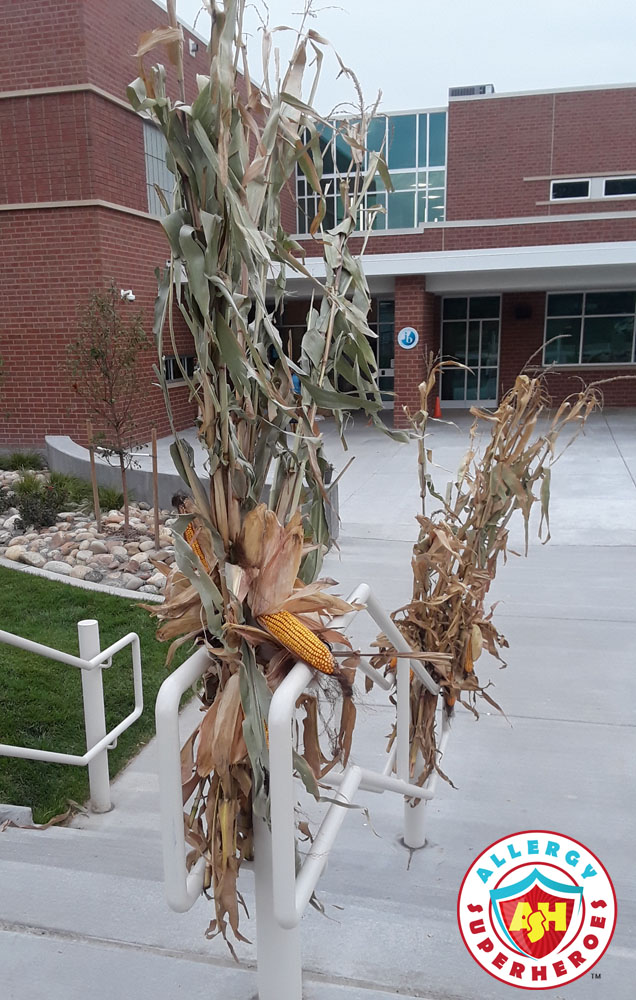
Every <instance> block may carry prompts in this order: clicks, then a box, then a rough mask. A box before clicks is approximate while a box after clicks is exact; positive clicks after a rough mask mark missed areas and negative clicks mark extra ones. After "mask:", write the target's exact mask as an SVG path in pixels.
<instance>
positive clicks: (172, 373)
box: [163, 354, 197, 382]
mask: <svg viewBox="0 0 636 1000" xmlns="http://www.w3.org/2000/svg"><path fill="white" fill-rule="evenodd" d="M179 361H180V362H181V367H179V362H178V361H177V359H176V358H174V357H172V358H164V359H163V371H164V375H165V376H166V382H183V381H184V378H183V375H182V372H181V369H183V370H184V371H185V372H186V374H187V376H188V378H192V376H193V375H194V369H195V367H196V363H197V359H196V358H195V357H194V356H193V355H190V354H181V355H179Z"/></svg>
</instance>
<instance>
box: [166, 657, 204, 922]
mask: <svg viewBox="0 0 636 1000" xmlns="http://www.w3.org/2000/svg"><path fill="white" fill-rule="evenodd" d="M209 662H210V654H209V653H208V651H207V649H205V648H203V647H202V648H201V649H197V650H196V652H194V653H193V654H192V656H189V657H188V659H187V660H185V661H184V662H183V663H182V664H181V666H180V667H177V669H176V670H174V671H173V672H172V673H171V674H170V675H169V676H168V677H166V679H165V681H164V682H163V684H162V685H161V687H160V688H159V693H158V695H157V701H156V704H155V724H156V727H157V750H158V756H159V762H158V771H159V809H160V814H161V844H162V849H163V870H164V880H165V885H166V897H167V900H168V905H169V906H170V908H171V909H173V910H176V911H177V913H185V912H186V910H189V909H190V907H191V906H193V905H194V903H195V902H196V901H197V899H198V897H199V896H200V895H201V892H202V891H203V878H204V874H205V859H204V858H199V860H198V861H197V862H196V864H195V865H194V867H193V868H192V870H191V871H189V872H188V870H187V867H186V842H185V834H184V829H183V802H182V795H181V784H182V782H181V740H180V738H179V702H180V701H181V696H182V694H183V693H184V692H185V691H187V690H188V688H190V687H192V685H193V684H196V682H197V681H198V680H199V678H200V677H201V676H202V675H203V674H204V673H205V670H206V668H207V666H208V665H209Z"/></svg>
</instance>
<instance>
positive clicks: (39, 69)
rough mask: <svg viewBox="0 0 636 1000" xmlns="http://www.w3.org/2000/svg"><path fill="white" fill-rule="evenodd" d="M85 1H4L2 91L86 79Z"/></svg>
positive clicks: (1, 14) (0, 38)
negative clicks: (83, 26) (83, 15)
mask: <svg viewBox="0 0 636 1000" xmlns="http://www.w3.org/2000/svg"><path fill="white" fill-rule="evenodd" d="M82 7H83V0H46V2H43V0H40V2H39V3H34V2H33V0H4V2H3V3H2V5H1V10H0V91H2V90H24V89H26V88H27V87H29V88H37V87H56V86H57V87H59V86H64V85H68V84H72V83H86V56H85V51H84V39H83V30H82Z"/></svg>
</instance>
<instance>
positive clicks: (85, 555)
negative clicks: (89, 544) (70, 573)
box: [75, 549, 93, 563]
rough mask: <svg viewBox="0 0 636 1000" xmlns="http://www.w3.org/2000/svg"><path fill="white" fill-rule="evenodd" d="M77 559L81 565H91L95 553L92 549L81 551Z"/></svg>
mask: <svg viewBox="0 0 636 1000" xmlns="http://www.w3.org/2000/svg"><path fill="white" fill-rule="evenodd" d="M75 558H76V559H77V561H78V562H79V563H89V562H90V561H91V560H92V558H93V553H92V552H91V551H90V549H81V550H80V551H79V552H78V553H77V556H76V557H75Z"/></svg>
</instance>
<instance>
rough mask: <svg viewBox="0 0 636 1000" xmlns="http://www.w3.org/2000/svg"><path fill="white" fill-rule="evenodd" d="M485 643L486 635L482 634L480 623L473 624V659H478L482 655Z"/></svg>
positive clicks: (471, 638) (471, 636)
mask: <svg viewBox="0 0 636 1000" xmlns="http://www.w3.org/2000/svg"><path fill="white" fill-rule="evenodd" d="M483 644H484V637H483V636H482V634H481V629H480V627H479V625H473V627H472V629H471V634H470V647H471V651H472V654H473V660H478V659H479V657H480V656H481V650H482V646H483Z"/></svg>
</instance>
